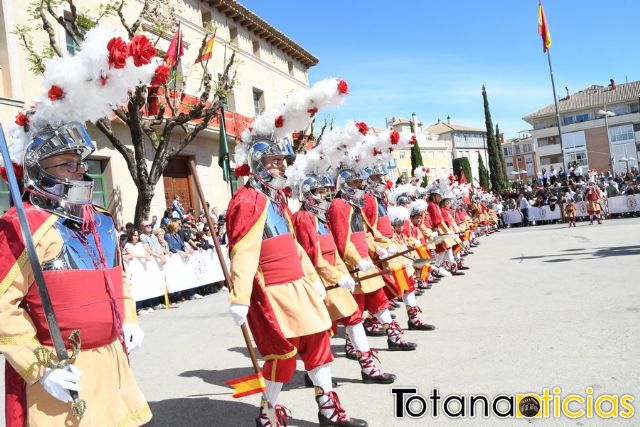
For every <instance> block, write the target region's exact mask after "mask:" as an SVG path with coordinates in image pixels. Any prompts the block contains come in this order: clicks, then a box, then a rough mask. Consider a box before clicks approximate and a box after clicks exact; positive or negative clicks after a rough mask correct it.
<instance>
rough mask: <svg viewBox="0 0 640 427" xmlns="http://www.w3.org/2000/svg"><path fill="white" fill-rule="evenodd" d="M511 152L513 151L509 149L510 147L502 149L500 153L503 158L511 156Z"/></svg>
mask: <svg viewBox="0 0 640 427" xmlns="http://www.w3.org/2000/svg"><path fill="white" fill-rule="evenodd" d="M512 152H513V151H512V149H511V147H502V153H503V154H504V155H505V156H511V153H512Z"/></svg>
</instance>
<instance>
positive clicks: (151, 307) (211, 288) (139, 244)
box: [120, 195, 226, 315]
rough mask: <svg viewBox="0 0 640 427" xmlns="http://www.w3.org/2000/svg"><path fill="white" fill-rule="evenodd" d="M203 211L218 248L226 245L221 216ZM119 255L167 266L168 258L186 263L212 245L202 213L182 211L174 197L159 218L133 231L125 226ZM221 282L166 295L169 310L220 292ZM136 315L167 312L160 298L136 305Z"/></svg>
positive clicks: (141, 224)
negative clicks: (209, 221) (174, 258)
mask: <svg viewBox="0 0 640 427" xmlns="http://www.w3.org/2000/svg"><path fill="white" fill-rule="evenodd" d="M207 209H208V210H209V213H210V215H211V217H212V219H213V226H214V231H215V232H216V234H217V235H218V241H219V243H220V244H222V245H224V244H226V230H225V217H224V213H219V212H218V209H217V208H216V207H213V208H211V207H210V205H209V203H207ZM120 241H121V246H122V254H123V258H124V260H125V261H127V262H128V261H129V260H131V259H134V258H137V259H139V260H141V261H143V262H148V261H150V260H152V259H155V260H156V261H157V262H158V264H159V265H164V264H165V263H166V262H167V257H168V256H169V255H170V254H178V255H179V256H181V257H182V258H184V259H185V260H186V259H189V258H190V257H191V256H192V254H193V253H194V252H196V251H203V250H208V249H213V248H214V244H213V240H211V237H210V233H209V226H208V225H207V220H206V215H205V212H200V213H199V214H198V215H197V216H196V215H195V213H194V210H193V209H184V207H183V206H182V203H181V201H180V196H178V195H176V196H175V197H174V200H173V203H172V204H171V206H170V207H169V208H167V209H166V210H165V211H164V213H163V215H162V217H161V218H158V217H157V216H155V215H154V216H153V217H152V218H151V219H150V220H144V221H142V222H141V223H140V226H139V227H136V226H135V225H134V224H133V223H127V224H126V225H125V228H124V230H123V231H122V234H121V236H120ZM222 285H223V282H220V283H213V284H209V285H207V286H201V287H199V288H193V289H188V290H185V291H181V292H175V293H171V294H169V302H170V304H169V305H170V306H175V305H177V304H179V303H181V302H183V301H186V300H196V299H200V298H202V296H203V295H207V294H211V293H216V292H218V291H219V290H220V289H221V288H222ZM136 308H137V310H138V314H141V315H143V314H147V313H150V312H153V311H155V310H158V309H163V308H167V306H166V304H165V298H164V297H158V298H153V299H150V300H144V301H138V302H137V303H136Z"/></svg>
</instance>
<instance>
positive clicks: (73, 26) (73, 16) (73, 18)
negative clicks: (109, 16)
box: [66, 0, 84, 40]
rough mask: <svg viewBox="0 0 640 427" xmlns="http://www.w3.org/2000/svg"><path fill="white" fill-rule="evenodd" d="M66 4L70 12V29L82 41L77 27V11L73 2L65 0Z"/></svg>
mask: <svg viewBox="0 0 640 427" xmlns="http://www.w3.org/2000/svg"><path fill="white" fill-rule="evenodd" d="M66 2H67V3H68V4H69V10H70V11H71V22H70V24H71V29H72V31H73V32H74V33H76V35H77V36H78V37H79V38H80V39H81V40H84V34H83V33H82V30H81V29H80V27H78V9H77V8H76V5H75V4H74V3H73V0H66Z"/></svg>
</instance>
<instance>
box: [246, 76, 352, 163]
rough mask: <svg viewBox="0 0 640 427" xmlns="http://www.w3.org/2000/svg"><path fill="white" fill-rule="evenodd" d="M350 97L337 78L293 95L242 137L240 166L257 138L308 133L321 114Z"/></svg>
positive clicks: (267, 111)
mask: <svg viewBox="0 0 640 427" xmlns="http://www.w3.org/2000/svg"><path fill="white" fill-rule="evenodd" d="M346 93H347V84H346V83H345V82H344V81H343V80H338V79H334V78H330V79H325V80H321V81H319V82H317V83H316V84H314V85H313V86H312V87H310V88H304V89H300V90H296V91H294V92H291V93H290V94H289V95H288V96H287V99H286V100H285V101H284V102H283V103H282V104H280V105H278V106H274V107H271V108H269V109H267V110H266V111H265V112H264V113H262V114H260V115H259V116H257V117H256V119H255V120H254V121H253V123H252V124H251V128H250V129H247V130H245V131H244V132H243V133H242V137H241V139H242V141H241V142H240V143H239V144H237V145H236V149H235V162H236V165H237V166H240V165H245V164H247V162H248V158H247V156H248V153H249V149H250V148H251V142H252V141H254V140H255V139H256V138H260V137H264V138H273V139H280V138H284V137H286V136H290V135H291V134H292V133H293V132H298V131H305V130H307V128H308V127H309V124H310V123H311V119H312V118H313V116H314V115H315V114H316V113H317V112H318V110H320V109H322V108H325V107H328V106H337V105H340V104H341V103H342V101H343V99H344V95H345V94H346Z"/></svg>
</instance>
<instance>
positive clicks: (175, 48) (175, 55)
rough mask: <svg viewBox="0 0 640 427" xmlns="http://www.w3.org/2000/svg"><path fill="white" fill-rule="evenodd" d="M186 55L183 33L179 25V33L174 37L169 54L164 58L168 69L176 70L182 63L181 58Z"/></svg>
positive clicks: (168, 50)
mask: <svg viewBox="0 0 640 427" xmlns="http://www.w3.org/2000/svg"><path fill="white" fill-rule="evenodd" d="M182 55H184V42H183V39H182V31H180V24H178V31H176V33H175V34H174V35H173V39H171V44H170V45H169V49H167V54H166V55H165V56H164V62H165V63H166V64H167V67H169V68H174V67H175V66H176V65H178V63H179V62H180V58H181V57H182Z"/></svg>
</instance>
